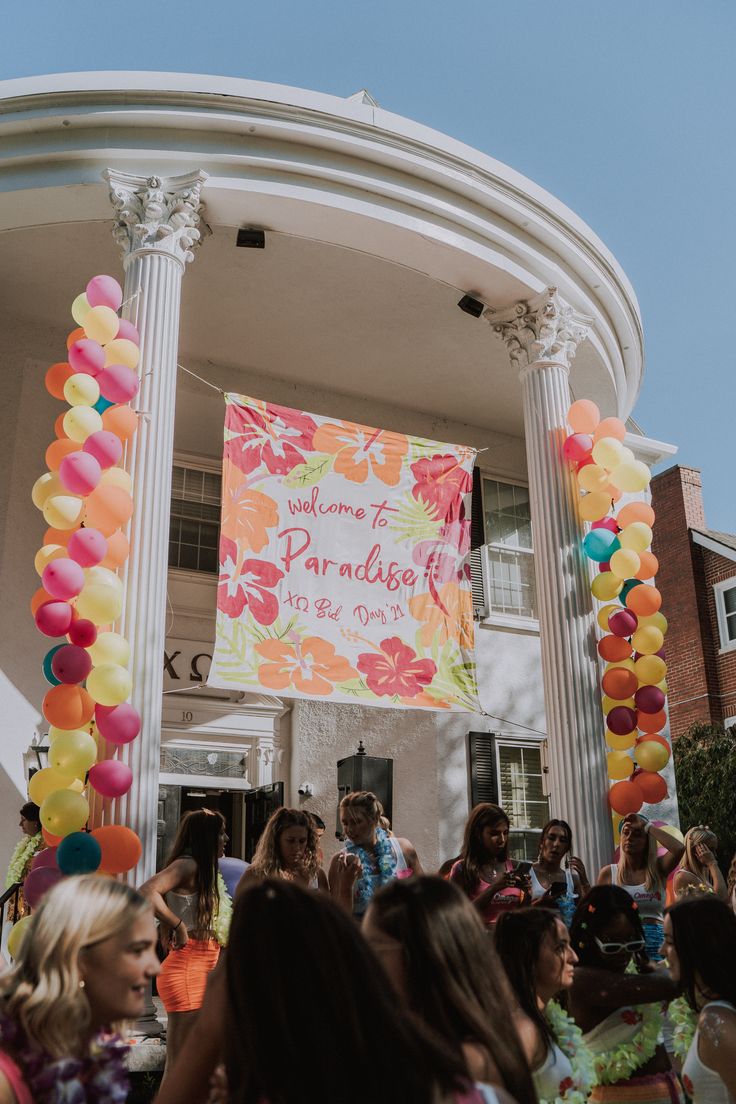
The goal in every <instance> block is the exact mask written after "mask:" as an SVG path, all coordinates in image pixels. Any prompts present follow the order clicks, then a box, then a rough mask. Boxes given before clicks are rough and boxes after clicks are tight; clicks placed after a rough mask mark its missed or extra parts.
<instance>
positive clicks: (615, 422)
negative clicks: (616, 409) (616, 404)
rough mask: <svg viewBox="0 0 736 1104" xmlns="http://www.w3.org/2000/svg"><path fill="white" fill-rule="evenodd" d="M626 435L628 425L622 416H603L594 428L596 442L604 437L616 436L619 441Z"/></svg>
mask: <svg viewBox="0 0 736 1104" xmlns="http://www.w3.org/2000/svg"><path fill="white" fill-rule="evenodd" d="M625 436H626V426H625V425H624V423H623V422H622V421H621V419H620V418H603V419H602V420H601V421H600V422H599V423H598V425H597V426H596V427H595V429H594V430H593V441H594V443H597V442H598V441H601V440H602V439H603V438H604V437H614V438H615V439H616V440H617V441H623V439H624V437H625Z"/></svg>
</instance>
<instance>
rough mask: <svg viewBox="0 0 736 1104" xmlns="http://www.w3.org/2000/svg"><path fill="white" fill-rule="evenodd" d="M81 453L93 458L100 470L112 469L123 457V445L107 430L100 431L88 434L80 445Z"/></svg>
mask: <svg viewBox="0 0 736 1104" xmlns="http://www.w3.org/2000/svg"><path fill="white" fill-rule="evenodd" d="M82 452H86V453H89V455H90V456H94V458H95V460H96V461H97V463H98V464H99V465H100V467H101V468H112V467H114V465H115V464H117V462H118V460H119V459H120V457H121V456H122V455H123V443H122V441H121V440H120V438H119V437H116V435H115V434H114V433H110V431H109V430H108V429H100V430H98V431H97V433H90V435H89V437H88V438H87V440H86V441H85V442H84V444H83V445H82Z"/></svg>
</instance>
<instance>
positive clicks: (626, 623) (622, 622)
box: [51, 560, 639, 636]
mask: <svg viewBox="0 0 736 1104" xmlns="http://www.w3.org/2000/svg"><path fill="white" fill-rule="evenodd" d="M51 562H52V563H53V562H54V561H53V560H52V561H51ZM638 624H639V620H638V618H637V616H636V614H635V613H632V612H631V610H627V609H622V610H619V611H618V613H612V614H611V616H610V617H609V618H608V627H609V629H610V630H611V632H612V633H613V635H614V636H631V634H632V633H635V632H636V627H637V625H638Z"/></svg>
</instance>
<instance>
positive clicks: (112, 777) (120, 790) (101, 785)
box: [89, 759, 133, 797]
mask: <svg viewBox="0 0 736 1104" xmlns="http://www.w3.org/2000/svg"><path fill="white" fill-rule="evenodd" d="M89 780H90V782H91V783H92V786H93V787H94V789H96V790H97V792H98V794H101V795H102V796H103V797H122V796H123V794H126V793H127V792H128V790H129V789H130V787H131V786H132V785H133V772H132V770H131V769H130V767H129V766H127V764H125V763H121V762H120V760H119V759H104V760H103V761H102V762H101V763H95V765H94V766H93V767H90V772H89Z"/></svg>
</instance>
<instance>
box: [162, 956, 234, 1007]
mask: <svg viewBox="0 0 736 1104" xmlns="http://www.w3.org/2000/svg"><path fill="white" fill-rule="evenodd" d="M219 957H220V944H219V943H218V942H217V940H216V939H192V938H190V939H189V941H188V942H187V944H186V946H185V947H182V948H181V950H179V951H174V950H172V951H169V953H168V955H167V956H166V958H165V959H164V961H163V965H162V966H161V973H160V974H159V976H158V977H157V978H156V988H157V989H158V995H159V996H160V997H161V1000H162V1001H163V1005H164V1008H165V1009H166V1011H167V1012H195V1011H196V1010H197V1009H198V1008H201V1006H202V1001H203V1000H204V991H205V987H206V985H207V975H208V974H209V973H210V972H211V971H212V970H214V968H215V966H216V965H217V960H218V958H219Z"/></svg>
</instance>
